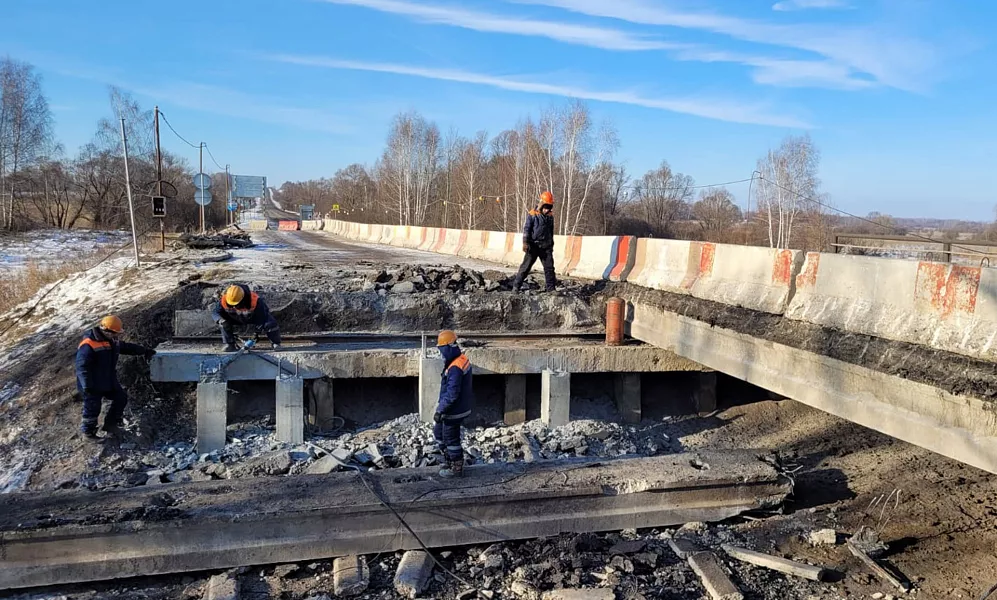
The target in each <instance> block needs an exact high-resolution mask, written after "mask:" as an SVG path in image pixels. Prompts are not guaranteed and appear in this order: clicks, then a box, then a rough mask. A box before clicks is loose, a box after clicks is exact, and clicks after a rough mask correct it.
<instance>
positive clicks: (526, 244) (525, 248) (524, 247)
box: [523, 242, 530, 252]
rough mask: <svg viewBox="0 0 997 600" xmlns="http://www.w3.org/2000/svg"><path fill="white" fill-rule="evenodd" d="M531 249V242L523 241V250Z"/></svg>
mask: <svg viewBox="0 0 997 600" xmlns="http://www.w3.org/2000/svg"><path fill="white" fill-rule="evenodd" d="M529 251H530V245H529V243H527V242H523V252H529Z"/></svg>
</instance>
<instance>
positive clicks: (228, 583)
mask: <svg viewBox="0 0 997 600" xmlns="http://www.w3.org/2000/svg"><path fill="white" fill-rule="evenodd" d="M204 600H239V580H238V579H236V578H235V577H233V576H232V574H231V573H222V574H220V575H214V576H212V577H211V579H209V580H208V587H207V589H206V590H205V592H204Z"/></svg>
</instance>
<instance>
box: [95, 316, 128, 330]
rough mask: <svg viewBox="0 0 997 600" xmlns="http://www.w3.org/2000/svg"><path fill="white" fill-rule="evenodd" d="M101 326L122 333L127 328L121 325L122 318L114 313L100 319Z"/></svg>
mask: <svg viewBox="0 0 997 600" xmlns="http://www.w3.org/2000/svg"><path fill="white" fill-rule="evenodd" d="M100 328H101V329H106V330H107V331H113V332H114V333H121V332H123V331H124V330H125V328H124V327H123V326H122V325H121V319H119V318H118V317H116V316H114V315H108V316H106V317H104V318H103V319H101V320H100Z"/></svg>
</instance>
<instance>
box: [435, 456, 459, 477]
mask: <svg viewBox="0 0 997 600" xmlns="http://www.w3.org/2000/svg"><path fill="white" fill-rule="evenodd" d="M463 476H464V461H463V460H451V461H450V462H449V463H448V464H447V466H446V467H443V468H442V469H440V477H442V478H444V479H456V478H458V477H463Z"/></svg>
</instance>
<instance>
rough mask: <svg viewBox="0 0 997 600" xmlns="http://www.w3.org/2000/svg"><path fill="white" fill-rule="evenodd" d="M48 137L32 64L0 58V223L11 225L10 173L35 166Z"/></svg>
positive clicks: (45, 110)
mask: <svg viewBox="0 0 997 600" xmlns="http://www.w3.org/2000/svg"><path fill="white" fill-rule="evenodd" d="M51 141H52V114H51V111H50V110H49V106H48V100H47V99H46V98H45V95H44V94H43V93H42V86H41V76H40V75H38V74H37V73H36V72H35V70H34V67H32V66H31V65H30V64H28V63H25V62H19V61H15V60H13V59H12V58H10V57H7V58H4V59H3V60H0V225H2V226H3V227H4V228H6V229H10V228H12V227H13V225H14V210H15V204H16V198H17V195H16V188H15V187H14V186H13V185H12V182H11V181H10V177H11V176H12V175H14V174H16V173H17V172H18V171H19V170H21V169H25V168H28V167H32V166H35V165H36V164H37V163H38V162H39V161H40V160H41V159H43V158H44V156H45V154H46V150H47V149H48V146H49V144H50V143H51Z"/></svg>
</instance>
